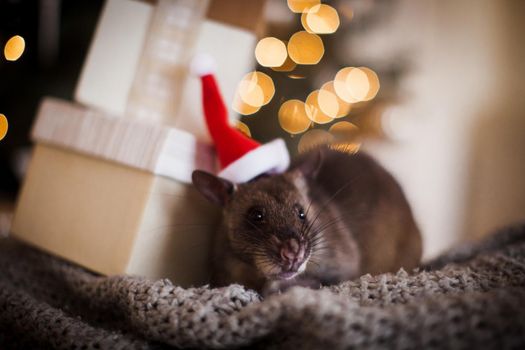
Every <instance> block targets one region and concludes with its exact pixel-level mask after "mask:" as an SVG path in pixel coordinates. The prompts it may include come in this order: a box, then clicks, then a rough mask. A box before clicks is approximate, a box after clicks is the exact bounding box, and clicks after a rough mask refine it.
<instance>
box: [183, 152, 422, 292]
mask: <svg viewBox="0 0 525 350" xmlns="http://www.w3.org/2000/svg"><path fill="white" fill-rule="evenodd" d="M193 183H194V185H195V186H196V188H197V189H198V190H199V191H200V192H201V193H202V194H203V195H204V196H205V197H206V198H207V199H208V200H210V201H211V202H213V203H216V204H218V205H221V206H222V208H223V220H222V224H221V226H220V228H219V229H218V232H217V234H216V236H215V239H214V242H215V243H214V248H213V257H212V260H213V263H212V269H213V277H212V278H213V281H212V284H214V285H216V286H221V285H227V284H230V283H240V284H243V285H245V286H247V287H250V288H254V289H257V290H259V291H262V292H265V293H268V292H273V291H277V290H284V289H286V288H288V287H289V286H292V285H296V284H297V285H305V286H311V287H319V286H320V285H329V284H335V283H338V282H341V281H344V280H348V279H352V278H356V277H358V276H360V275H362V274H365V273H371V274H375V273H381V272H394V271H396V270H398V269H399V268H404V269H412V268H414V267H416V266H417V264H418V263H419V261H420V258H421V250H422V248H421V237H420V233H419V230H418V228H417V225H416V223H415V221H414V218H413V216H412V212H411V209H410V206H409V204H408V202H407V200H406V198H405V196H404V194H403V192H402V190H401V188H400V186H399V185H398V184H397V182H396V181H395V180H394V178H393V177H392V176H391V175H390V174H389V173H388V172H387V171H386V170H385V169H384V168H382V167H381V166H380V165H379V164H378V163H376V162H375V161H374V160H373V159H372V158H371V157H369V156H367V155H366V154H364V153H362V152H359V153H357V154H348V153H343V152H339V151H336V150H332V149H330V148H328V147H321V148H317V149H315V150H313V151H310V152H308V153H306V154H304V155H302V156H301V157H299V158H298V159H296V161H295V162H294V163H293V164H292V165H291V166H290V168H289V170H288V171H286V172H285V173H282V174H277V175H262V176H259V177H257V178H255V179H253V180H251V181H249V182H247V183H242V184H232V183H231V182H229V181H227V180H224V179H222V178H219V177H216V176H214V175H212V174H209V173H206V172H203V171H195V172H194V173H193Z"/></svg>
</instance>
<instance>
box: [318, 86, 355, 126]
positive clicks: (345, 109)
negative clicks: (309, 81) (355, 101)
mask: <svg viewBox="0 0 525 350" xmlns="http://www.w3.org/2000/svg"><path fill="white" fill-rule="evenodd" d="M321 91H329V92H331V93H332V94H334V95H335V97H336V99H337V104H338V110H337V113H336V114H335V117H334V118H342V117H345V116H347V115H348V113H350V111H351V110H352V104H351V103H348V102H346V101H345V100H343V99H342V98H340V97H339V96H337V94H336V92H335V88H334V82H333V81H329V82H326V83H324V84H323V86H322V87H321Z"/></svg>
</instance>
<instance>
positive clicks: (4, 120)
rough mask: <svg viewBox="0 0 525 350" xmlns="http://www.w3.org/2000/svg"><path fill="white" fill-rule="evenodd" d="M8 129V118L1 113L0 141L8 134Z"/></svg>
mask: <svg viewBox="0 0 525 350" xmlns="http://www.w3.org/2000/svg"><path fill="white" fill-rule="evenodd" d="M7 129H8V123H7V118H6V117H5V115H3V114H0V141H1V140H2V139H3V138H4V137H5V135H6V134H7Z"/></svg>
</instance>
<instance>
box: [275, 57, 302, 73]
mask: <svg viewBox="0 0 525 350" xmlns="http://www.w3.org/2000/svg"><path fill="white" fill-rule="evenodd" d="M295 67H297V64H296V63H295V62H294V61H293V60H292V59H291V58H290V56H288V52H286V60H285V61H284V63H283V64H282V65H281V66H280V67H272V69H273V70H274V71H276V72H291V71H293V70H294V69H295Z"/></svg>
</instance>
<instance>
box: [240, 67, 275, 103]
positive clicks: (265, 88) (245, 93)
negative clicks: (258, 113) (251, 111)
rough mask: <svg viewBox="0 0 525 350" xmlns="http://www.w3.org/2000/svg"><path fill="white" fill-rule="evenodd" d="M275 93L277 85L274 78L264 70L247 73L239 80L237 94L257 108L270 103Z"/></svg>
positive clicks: (244, 101)
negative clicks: (263, 71)
mask: <svg viewBox="0 0 525 350" xmlns="http://www.w3.org/2000/svg"><path fill="white" fill-rule="evenodd" d="M274 94H275V85H274V84H273V80H272V78H270V77H269V76H268V75H267V74H264V73H262V72H250V73H248V74H246V75H245V76H244V77H243V78H242V80H241V81H240V82H239V85H238V86H237V91H236V96H238V97H239V98H240V100H241V101H242V102H243V103H244V104H247V105H249V106H252V107H256V108H260V107H261V106H264V105H265V104H268V102H270V100H271V99H272V97H273V95H274ZM243 110H244V109H243ZM239 113H240V112H239Z"/></svg>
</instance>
